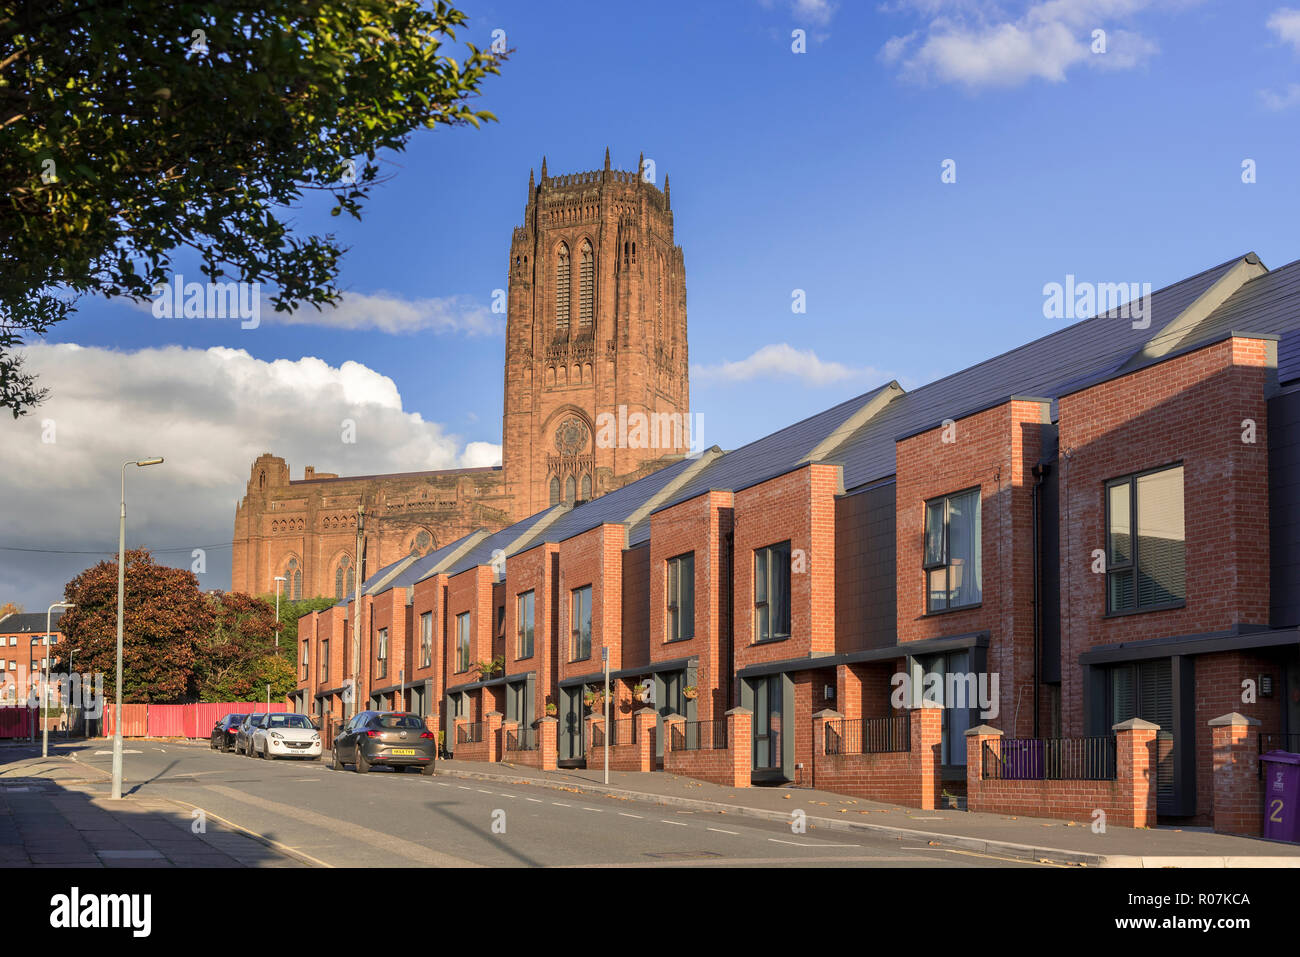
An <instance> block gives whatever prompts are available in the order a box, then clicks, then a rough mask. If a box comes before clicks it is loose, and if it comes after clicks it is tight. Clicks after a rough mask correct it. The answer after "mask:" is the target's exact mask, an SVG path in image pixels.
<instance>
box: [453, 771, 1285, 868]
mask: <svg viewBox="0 0 1300 957" xmlns="http://www.w3.org/2000/svg"><path fill="white" fill-rule="evenodd" d="M438 771H439V773H440V774H443V775H447V776H452V777H461V778H466V779H477V780H491V781H498V782H501V783H504V784H530V785H533V786H542V787H550V788H555V789H559V790H567V791H572V792H575V793H587V794H601V795H606V796H612V797H621V798H625V799H628V800H637V801H645V802H650V803H656V804H661V805H664V806H673V807H682V808H692V809H698V810H711V811H714V812H720V813H724V814H728V815H734V816H736V817H751V818H758V819H762V820H769V821H782V822H784V823H787V824H788V823H789V822H790V821H791V818H792V812H794V811H795V810H803V811H804V813H805V814H806V815H807V822H808V826H809V828H810V829H813V830H815V829H825V830H835V831H851V832H858V833H861V832H874V833H875V834H878V835H880V836H888V837H891V838H894V839H896V840H907V841H911V842H913V843H915V842H918V841H920V842H925V843H926V844H928V845H930V846H941V847H944V846H946V847H956V848H961V849H964V850H970V851H975V852H980V853H987V854H996V855H1000V856H1004V857H1009V858H1015V859H1021V860H1027V861H1040V862H1053V863H1061V864H1077V865H1084V866H1090V867H1137V868H1166V867H1195V868H1215V867H1297V868H1300V845H1296V844H1283V843H1279V842H1276V841H1265V840H1262V839H1258V838H1249V837H1238V836H1236V835H1231V834H1217V833H1215V832H1214V831H1212V830H1210V829H1209V828H1174V827H1156V828H1128V827H1107V828H1106V829H1105V831H1104V832H1102V833H1097V832H1094V831H1093V829H1092V826H1091V820H1088V821H1063V820H1054V819H1048V818H1035V817H1026V816H1023V815H1006V814H989V813H982V812H977V811H965V810H960V811H959V810H935V811H925V810H920V809H917V808H909V807H902V806H899V805H894V804H883V803H880V802H878V801H868V800H865V799H863V798H853V797H848V796H846V795H843V794H836V793H833V792H830V791H818V790H815V789H813V788H791V787H749V788H733V787H725V786H722V785H717V784H709V783H707V782H704V781H697V780H695V779H693V778H685V777H680V776H678V775H673V774H667V773H665V772H662V771H655V772H648V773H646V772H637V771H610V772H609V784H608V785H605V784H604V783H603V770H602V769H600V768H595V769H585V770H584V769H561V770H558V771H548V772H543V771H538V770H537V769H536V768H530V767H525V766H522V765H513V764H506V763H495V764H490V763H483V762H473V761H454V760H452V761H440V762H439V763H438Z"/></svg>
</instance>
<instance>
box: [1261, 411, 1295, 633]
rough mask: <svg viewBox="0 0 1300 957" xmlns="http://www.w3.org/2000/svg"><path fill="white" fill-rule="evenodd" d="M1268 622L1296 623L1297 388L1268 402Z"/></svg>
mask: <svg viewBox="0 0 1300 957" xmlns="http://www.w3.org/2000/svg"><path fill="white" fill-rule="evenodd" d="M1268 498H1269V566H1270V576H1271V579H1272V581H1271V587H1270V588H1269V595H1270V606H1271V607H1270V609H1269V623H1270V624H1271V625H1272V626H1273V627H1274V628H1286V627H1290V626H1293V625H1297V624H1300V587H1297V582H1300V389H1297V390H1293V391H1289V392H1283V393H1281V394H1279V395H1276V396H1274V397H1273V398H1272V399H1270V400H1269V403H1268Z"/></svg>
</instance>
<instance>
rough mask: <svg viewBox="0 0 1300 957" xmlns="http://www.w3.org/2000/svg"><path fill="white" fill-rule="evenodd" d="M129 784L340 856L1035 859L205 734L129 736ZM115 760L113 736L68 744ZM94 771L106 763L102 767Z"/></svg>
mask: <svg viewBox="0 0 1300 957" xmlns="http://www.w3.org/2000/svg"><path fill="white" fill-rule="evenodd" d="M126 752H127V753H126V755H125V784H124V789H125V790H126V791H127V792H129V793H134V794H141V795H148V796H160V797H166V798H171V799H173V800H176V801H181V802H184V803H186V804H188V805H191V806H193V807H196V808H201V809H202V810H203V812H204V813H205V814H207V815H215V816H217V817H218V818H220V819H222V820H224V821H226V822H229V823H231V824H235V825H237V826H239V827H241V828H244V829H247V830H248V831H251V832H254V833H255V834H257V835H260V836H261V837H263V838H266V839H268V840H271V841H274V842H276V844H277V845H279V846H280V847H282V848H287V849H291V850H292V851H293V852H294V853H295V854H297V855H303V856H305V857H307V858H308V859H310V860H311V861H313V862H316V863H320V864H327V865H332V866H336V867H368V866H396V867H438V866H453V867H467V866H487V867H543V866H544V867H680V866H694V867H701V866H703V867H717V866H725V867H746V866H762V867H773V866H776V867H780V866H807V865H824V866H838V867H1036V866H1042V865H1037V864H1033V863H1027V862H1024V861H1014V860H1009V859H1004V858H999V857H996V856H993V855H986V854H976V853H973V852H965V851H958V850H955V849H954V850H945V849H942V848H935V847H928V846H927V847H917V846H912V845H910V844H908V843H907V842H900V841H897V840H892V839H888V838H875V837H871V836H869V835H864V834H848V833H845V832H834V833H832V832H822V833H821V834H818V833H817V831H816V830H809V831H807V832H806V833H803V834H794V833H791V828H790V827H789V826H788V825H784V824H780V823H777V822H768V821H761V820H756V819H753V818H743V819H738V818H736V817H735V816H734V815H725V814H721V813H718V814H714V813H707V812H701V811H686V810H679V809H676V808H671V807H664V806H659V805H655V804H650V803H640V802H635V801H627V800H621V799H616V798H607V797H597V796H594V795H590V794H584V793H570V792H568V791H561V790H555V789H552V788H543V787H532V786H516V785H509V786H501V785H498V784H496V783H495V782H485V781H471V780H464V779H458V778H453V777H450V776H444V775H433V776H430V777H425V776H424V775H420V774H415V773H413V772H406V773H395V772H393V771H391V770H389V769H378V770H373V771H371V772H370V773H369V774H364V775H362V774H356V773H354V772H352V771H351V770H348V771H344V772H338V771H334V770H332V769H331V767H330V759H329V756H328V755H327V756H326V758H325V759H324V760H323V761H321V762H316V761H288V760H279V761H264V760H255V759H252V758H247V757H244V756H242V755H235V754H227V753H222V752H216V751H212V750H210V749H209V748H208V747H207V746H206V745H193V744H160V743H154V742H128V744H127V749H126ZM58 753H60V754H70V753H75V754H76V759H77V760H78V761H79V762H82V763H83V764H86V765H89V766H91V767H94V768H98V769H101V770H103V771H108V770H109V769H110V768H111V766H112V754H111V750H110V748H109V747H108V746H106V744H105V743H103V742H96V743H94V744H91V745H86V746H76V747H66V748H65V747H60V748H58ZM87 777H88V779H91V780H96V779H102V780H103V781H104V782H105V783H104V785H103V787H104V789H105V790H107V780H108V779H107V777H105V776H102V775H96V774H94V773H91V774H88V775H87Z"/></svg>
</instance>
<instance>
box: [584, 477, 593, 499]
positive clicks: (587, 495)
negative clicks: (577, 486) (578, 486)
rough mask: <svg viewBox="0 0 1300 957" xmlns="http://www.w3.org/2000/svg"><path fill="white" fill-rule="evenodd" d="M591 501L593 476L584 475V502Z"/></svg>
mask: <svg viewBox="0 0 1300 957" xmlns="http://www.w3.org/2000/svg"><path fill="white" fill-rule="evenodd" d="M590 499H591V476H590V475H584V476H583V477H582V500H583V501H584V502H586V501H589V500H590Z"/></svg>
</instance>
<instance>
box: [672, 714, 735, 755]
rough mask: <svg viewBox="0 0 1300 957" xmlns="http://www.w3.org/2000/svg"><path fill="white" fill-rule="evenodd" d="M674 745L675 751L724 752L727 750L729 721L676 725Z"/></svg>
mask: <svg viewBox="0 0 1300 957" xmlns="http://www.w3.org/2000/svg"><path fill="white" fill-rule="evenodd" d="M672 744H673V750H674V751H724V750H726V748H727V719H726V718H719V719H717V720H716V721H684V722H681V723H680V724H674V725H673V741H672Z"/></svg>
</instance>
